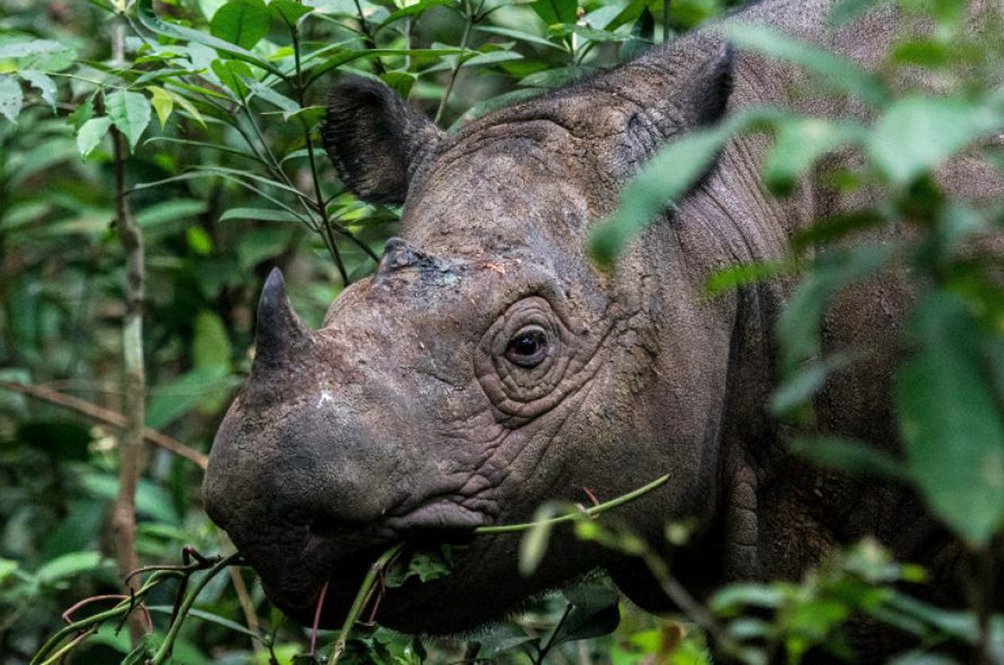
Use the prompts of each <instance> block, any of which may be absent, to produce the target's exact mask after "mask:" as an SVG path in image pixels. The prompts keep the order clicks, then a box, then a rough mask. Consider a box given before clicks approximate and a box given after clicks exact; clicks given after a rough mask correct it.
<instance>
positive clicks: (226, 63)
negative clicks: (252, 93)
mask: <svg viewBox="0 0 1004 665" xmlns="http://www.w3.org/2000/svg"><path fill="white" fill-rule="evenodd" d="M213 73H214V74H216V75H217V76H218V77H219V78H220V81H221V82H222V83H223V85H225V86H226V87H227V89H228V90H230V92H232V93H234V96H236V97H237V99H241V100H243V99H245V98H246V97H247V95H248V90H249V88H248V82H247V79H251V68H250V67H248V66H247V65H246V64H245V63H243V62H241V61H240V60H214V61H213Z"/></svg>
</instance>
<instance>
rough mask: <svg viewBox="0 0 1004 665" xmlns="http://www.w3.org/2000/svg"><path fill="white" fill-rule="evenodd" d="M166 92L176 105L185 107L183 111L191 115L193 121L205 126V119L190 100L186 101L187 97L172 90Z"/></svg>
mask: <svg viewBox="0 0 1004 665" xmlns="http://www.w3.org/2000/svg"><path fill="white" fill-rule="evenodd" d="M167 94H168V95H170V96H171V99H173V100H174V101H175V102H177V104H178V106H180V107H181V108H183V109H185V111H187V112H188V115H190V116H192V119H193V120H195V122H197V123H199V124H200V125H202V126H203V127H205V126H206V119H205V118H203V117H202V114H201V113H199V109H197V108H195V105H194V104H192V102H190V101H188V99H186V98H185V97H184V96H183V95H180V94H178V93H177V92H174V91H173V90H168V91H167Z"/></svg>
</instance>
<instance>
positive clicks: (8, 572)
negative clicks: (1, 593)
mask: <svg viewBox="0 0 1004 665" xmlns="http://www.w3.org/2000/svg"><path fill="white" fill-rule="evenodd" d="M15 571H17V561H13V560H11V559H0V585H2V584H3V583H4V582H6V581H7V580H8V578H11V577H13V576H14V573H15Z"/></svg>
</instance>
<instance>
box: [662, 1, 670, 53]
mask: <svg viewBox="0 0 1004 665" xmlns="http://www.w3.org/2000/svg"><path fill="white" fill-rule="evenodd" d="M669 5H670V0H662V43H663V44H665V43H666V42H668V41H669Z"/></svg>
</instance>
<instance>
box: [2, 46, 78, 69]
mask: <svg viewBox="0 0 1004 665" xmlns="http://www.w3.org/2000/svg"><path fill="white" fill-rule="evenodd" d="M4 60H12V61H13V63H14V69H15V70H24V69H35V70H40V71H45V72H59V71H62V70H64V69H66V68H68V67H70V66H71V65H72V64H73V63H74V62H76V60H77V53H76V51H74V50H73V49H72V48H71V47H69V46H66V45H65V44H62V43H60V42H57V41H52V40H49V39H34V40H31V41H24V42H13V43H6V44H2V45H0V63H2V62H3V61H4Z"/></svg>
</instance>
